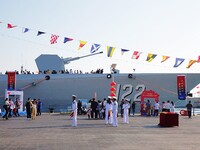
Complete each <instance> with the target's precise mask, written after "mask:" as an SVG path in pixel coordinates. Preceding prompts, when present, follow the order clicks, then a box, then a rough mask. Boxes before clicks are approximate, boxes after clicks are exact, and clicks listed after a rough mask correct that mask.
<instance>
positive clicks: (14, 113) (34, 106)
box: [3, 98, 42, 120]
mask: <svg viewBox="0 0 200 150" xmlns="http://www.w3.org/2000/svg"><path fill="white" fill-rule="evenodd" d="M21 107H22V103H21V101H20V100H19V99H18V98H16V100H15V102H13V100H12V99H11V98H9V99H8V98H6V99H5V102H4V105H3V108H4V110H5V114H4V115H3V119H6V120H8V118H11V117H19V116H20V114H19V109H20V108H21ZM41 108H42V102H41V101H40V99H38V100H36V99H33V100H31V99H30V98H28V100H27V101H26V103H25V110H26V114H27V118H31V119H33V120H34V119H36V116H40V115H41Z"/></svg>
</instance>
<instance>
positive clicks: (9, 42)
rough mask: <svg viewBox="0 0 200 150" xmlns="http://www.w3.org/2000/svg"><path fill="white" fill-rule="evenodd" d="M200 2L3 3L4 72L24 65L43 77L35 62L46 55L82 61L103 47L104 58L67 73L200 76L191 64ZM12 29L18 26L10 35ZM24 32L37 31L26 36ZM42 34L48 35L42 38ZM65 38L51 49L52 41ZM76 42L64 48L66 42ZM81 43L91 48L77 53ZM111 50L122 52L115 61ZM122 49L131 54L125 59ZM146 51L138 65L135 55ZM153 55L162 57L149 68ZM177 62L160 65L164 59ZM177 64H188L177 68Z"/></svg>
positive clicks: (199, 31)
mask: <svg viewBox="0 0 200 150" xmlns="http://www.w3.org/2000/svg"><path fill="white" fill-rule="evenodd" d="M199 7H200V1H199V0H192V1H189V0H123V1H120V0H119V1H116V0H101V1H99V0H84V1H81V0H73V1H71V0H59V1H55V0H42V1H41V0H34V1H25V0H18V1H11V0H6V1H5V0H0V10H1V13H0V21H1V22H3V23H1V24H0V41H1V44H0V46H1V55H0V72H3V73H4V72H5V71H6V70H11V71H12V70H20V67H21V65H23V66H24V68H25V69H27V70H31V71H33V72H36V71H37V67H36V65H35V61H34V60H35V58H37V57H38V56H39V55H40V54H58V55H59V56H60V57H64V58H65V57H70V56H72V57H76V56H82V55H86V54H89V53H90V48H91V44H93V43H98V44H101V45H102V46H101V48H100V49H99V51H103V52H104V54H102V55H97V56H94V57H90V58H85V59H82V60H79V61H76V62H72V63H70V64H69V65H66V69H71V68H72V69H80V70H83V72H88V71H91V70H96V69H98V68H104V70H105V72H109V71H110V65H111V64H112V63H116V64H117V69H119V70H120V71H121V72H123V73H130V72H133V68H135V69H136V72H138V73H143V72H144V73H145V72H164V73H166V72H180V73H183V72H190V73H196V72H199V71H200V69H199V67H200V63H199V64H197V63H196V64H194V65H193V66H192V67H191V68H190V69H186V66H187V64H188V61H189V59H197V57H198V56H199V55H200V44H199V41H200V17H199V14H200V9H199ZM6 23H11V24H13V25H17V26H18V27H17V28H13V29H7V28H6ZM21 27H27V28H30V29H32V30H31V31H30V32H28V33H25V34H24V33H22V30H21ZM37 31H44V32H46V33H48V34H46V35H44V36H43V35H42V36H36V34H37ZM51 34H57V35H59V36H60V38H59V39H58V43H57V44H54V45H51V44H50V42H49V40H50V35H51ZM64 36H66V37H70V38H73V39H75V40H74V41H72V42H70V43H67V44H63V39H62V38H63V37H64ZM79 40H83V41H87V42H88V43H87V44H86V45H85V46H84V47H83V48H82V49H81V50H77V49H78V46H79V43H78V41H79ZM106 46H113V47H116V50H115V52H114V55H113V57H112V58H108V57H107V56H106ZM121 48H124V49H129V50H130V51H129V52H128V53H126V54H124V55H121ZM136 50H137V51H141V52H142V55H141V56H140V58H139V59H138V60H132V59H131V56H132V53H133V51H136ZM148 53H154V54H157V55H158V56H157V57H156V58H155V59H154V60H153V61H152V62H147V61H146V57H147V54H148ZM162 55H168V56H170V57H171V58H170V59H168V60H167V61H166V62H164V63H160V61H161V56H162ZM175 58H185V61H184V62H183V64H182V65H181V66H179V67H178V68H173V65H174V63H175Z"/></svg>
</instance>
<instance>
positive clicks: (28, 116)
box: [25, 98, 31, 119]
mask: <svg viewBox="0 0 200 150" xmlns="http://www.w3.org/2000/svg"><path fill="white" fill-rule="evenodd" d="M25 107H26V114H27V118H28V119H30V118H31V99H30V98H28V100H27V102H26V104H25Z"/></svg>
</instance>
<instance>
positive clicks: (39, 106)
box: [37, 99, 42, 116]
mask: <svg viewBox="0 0 200 150" xmlns="http://www.w3.org/2000/svg"><path fill="white" fill-rule="evenodd" d="M41 109H42V102H41V100H40V99H38V101H37V116H41Z"/></svg>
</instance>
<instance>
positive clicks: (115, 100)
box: [112, 97, 118, 127]
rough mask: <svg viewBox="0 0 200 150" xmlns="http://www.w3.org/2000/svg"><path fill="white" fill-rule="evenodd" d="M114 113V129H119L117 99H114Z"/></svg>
mask: <svg viewBox="0 0 200 150" xmlns="http://www.w3.org/2000/svg"><path fill="white" fill-rule="evenodd" d="M112 112H113V127H117V126H118V120H117V113H118V103H117V98H116V97H113V103H112Z"/></svg>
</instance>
